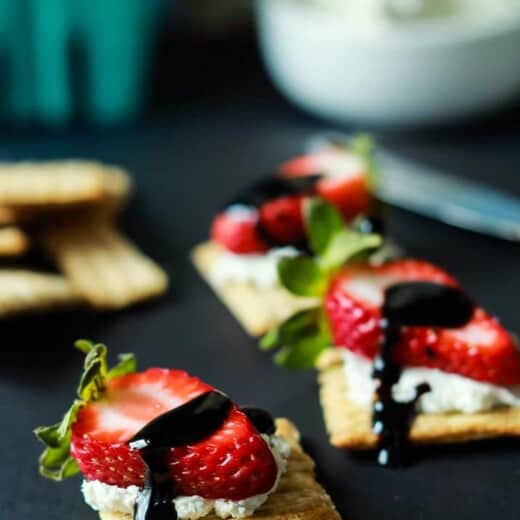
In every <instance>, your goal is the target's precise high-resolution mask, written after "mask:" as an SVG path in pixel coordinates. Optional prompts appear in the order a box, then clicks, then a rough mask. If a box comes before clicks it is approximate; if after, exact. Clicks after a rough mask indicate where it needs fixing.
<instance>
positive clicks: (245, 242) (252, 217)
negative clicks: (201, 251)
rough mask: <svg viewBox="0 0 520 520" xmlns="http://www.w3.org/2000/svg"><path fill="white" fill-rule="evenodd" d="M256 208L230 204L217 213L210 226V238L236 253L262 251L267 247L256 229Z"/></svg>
mask: <svg viewBox="0 0 520 520" xmlns="http://www.w3.org/2000/svg"><path fill="white" fill-rule="evenodd" d="M258 221H259V215H258V211H257V209H256V208H252V207H246V206H232V207H231V208H229V209H228V210H226V211H224V212H222V213H219V214H218V215H217V216H216V217H215V219H214V220H213V224H212V226H211V233H210V234H211V239H212V240H213V241H215V242H218V243H219V244H221V245H222V246H223V247H225V248H226V249H228V250H229V251H232V252H233V253H236V254H255V253H263V252H265V251H267V250H268V249H269V246H268V245H267V243H266V242H265V241H264V240H263V238H262V237H261V235H260V232H259V230H258Z"/></svg>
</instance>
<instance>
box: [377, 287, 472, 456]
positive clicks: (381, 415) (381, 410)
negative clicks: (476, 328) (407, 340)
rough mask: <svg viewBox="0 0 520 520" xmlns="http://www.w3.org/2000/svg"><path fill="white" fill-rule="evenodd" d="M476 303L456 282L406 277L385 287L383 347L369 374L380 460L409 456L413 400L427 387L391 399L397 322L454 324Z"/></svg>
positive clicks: (397, 374) (396, 369)
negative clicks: (373, 388) (373, 390)
mask: <svg viewBox="0 0 520 520" xmlns="http://www.w3.org/2000/svg"><path fill="white" fill-rule="evenodd" d="M473 312H474V303H473V302H472V301H471V300H470V299H469V297H468V296H467V295H466V293H465V292H463V291H462V290H461V289H459V288H456V287H450V286H446V285H440V284H435V283H429V282H406V283H400V284H396V285H392V286H391V287H389V288H388V289H387V290H386V291H385V300H384V304H383V309H382V316H383V318H382V320H381V329H382V331H383V337H382V342H381V352H380V355H379V357H377V358H376V360H375V361H374V368H373V373H372V377H373V378H374V379H375V380H376V381H377V386H376V401H375V403H374V408H373V415H372V429H373V431H374V432H375V433H376V434H377V435H378V436H379V454H378V462H379V464H380V465H382V466H397V465H402V464H404V463H406V462H407V459H408V444H409V443H408V432H409V430H410V426H411V423H412V421H413V418H414V412H415V403H416V402H417V400H418V399H419V397H421V395H423V394H424V393H426V392H429V391H430V390H431V389H430V387H429V385H428V384H421V385H418V386H417V387H416V389H415V396H414V398H413V399H412V400H411V401H409V402H406V403H401V402H398V401H395V400H394V398H393V396H392V387H393V385H394V384H396V383H397V382H398V381H399V378H400V377H401V366H400V365H399V364H398V363H396V362H395V360H394V355H393V354H394V348H395V347H396V345H397V344H398V343H399V339H400V336H401V327H404V326H418V327H442V328H456V327H462V326H463V325H465V324H466V323H467V322H468V321H469V320H470V319H471V317H472V316H473Z"/></svg>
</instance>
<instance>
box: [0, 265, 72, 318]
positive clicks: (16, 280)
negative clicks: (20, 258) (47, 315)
mask: <svg viewBox="0 0 520 520" xmlns="http://www.w3.org/2000/svg"><path fill="white" fill-rule="evenodd" d="M0 287H1V288H2V290H1V291H0V318H4V317H9V316H12V315H15V314H20V313H29V312H30V313H35V312H41V311H48V310H51V309H57V308H63V307H71V306H75V305H78V304H80V303H81V301H82V300H81V298H80V296H79V295H78V294H77V293H76V292H75V291H74V290H73V289H72V287H71V286H70V285H69V283H68V282H67V280H65V278H63V276H59V275H55V274H48V273H39V272H36V271H27V270H23V269H0Z"/></svg>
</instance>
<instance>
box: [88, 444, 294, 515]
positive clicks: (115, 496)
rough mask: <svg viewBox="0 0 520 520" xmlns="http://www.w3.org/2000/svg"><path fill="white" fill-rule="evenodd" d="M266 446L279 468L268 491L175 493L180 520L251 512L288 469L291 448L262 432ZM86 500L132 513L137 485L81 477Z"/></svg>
mask: <svg viewBox="0 0 520 520" xmlns="http://www.w3.org/2000/svg"><path fill="white" fill-rule="evenodd" d="M262 437H263V438H264V440H265V441H266V443H267V445H268V446H269V448H270V450H271V452H272V454H273V457H274V459H275V461H276V466H277V468H278V475H277V478H276V481H275V483H274V485H273V487H272V489H271V490H270V491H268V492H267V493H263V494H261V495H255V496H252V497H248V498H246V499H243V500H227V499H216V500H211V499H206V498H203V497H200V496H196V495H194V496H178V497H175V499H174V503H175V510H176V512H177V517H178V519H179V520H197V519H199V518H203V517H205V516H207V515H209V514H210V513H211V512H212V511H214V512H215V514H216V515H217V516H218V517H219V518H245V517H248V516H251V515H252V514H253V513H254V512H255V511H256V510H257V509H258V508H259V507H260V506H261V505H262V504H263V503H264V502H265V501H266V500H267V499H268V498H269V495H271V493H274V492H275V491H276V489H277V488H278V484H279V482H280V478H281V476H282V475H283V474H284V473H285V471H286V469H287V459H288V457H289V455H290V452H291V448H290V446H289V444H288V443H287V442H286V441H285V440H284V439H282V438H281V437H278V436H276V435H262ZM81 491H82V493H83V498H84V500H85V502H86V503H87V504H88V505H89V506H90V507H91V508H92V509H94V510H95V511H103V512H106V513H121V514H129V515H133V514H134V507H135V503H136V500H137V497H138V495H139V492H140V489H139V488H138V487H137V486H128V487H126V488H123V487H119V486H111V485H109V484H104V483H103V482H100V481H98V480H84V481H83V484H82V486H81Z"/></svg>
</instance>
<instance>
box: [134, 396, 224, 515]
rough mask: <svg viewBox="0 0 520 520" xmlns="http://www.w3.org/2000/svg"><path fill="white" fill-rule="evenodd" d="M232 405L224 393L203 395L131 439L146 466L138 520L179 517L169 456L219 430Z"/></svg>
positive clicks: (137, 505) (163, 417) (136, 511)
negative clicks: (173, 450)
mask: <svg viewBox="0 0 520 520" xmlns="http://www.w3.org/2000/svg"><path fill="white" fill-rule="evenodd" d="M231 405H232V402H231V400H230V399H229V397H227V396H225V395H224V394H221V393H220V392H214V391H212V392H208V393H206V394H202V395H200V396H199V397H196V398H195V399H192V400H191V401H189V402H187V403H186V404H184V405H182V406H179V407H177V408H174V409H173V410H170V411H169V412H166V413H164V414H162V415H160V416H159V417H156V418H155V419H153V420H152V421H151V422H150V423H148V424H147V425H146V426H145V427H144V428H142V429H141V430H140V431H139V432H138V433H137V434H136V435H134V437H133V438H132V439H131V440H130V443H129V445H130V447H131V448H133V449H137V450H139V451H140V454H141V457H142V458H143V460H144V462H145V464H146V468H147V469H146V478H145V485H144V489H143V490H142V491H141V493H139V496H138V498H137V502H136V505H135V514H134V518H135V520H172V519H176V518H177V512H176V511H175V505H174V502H173V499H174V498H175V496H176V493H175V485H174V482H173V479H172V478H171V476H170V472H169V470H168V465H167V464H166V462H165V455H166V453H167V451H168V450H169V449H170V448H174V447H177V446H185V445H187V444H195V443H197V442H200V441H201V440H203V439H204V438H206V437H208V436H209V435H211V434H212V433H214V432H215V431H217V430H218V429H219V428H220V427H221V426H222V424H223V422H224V421H225V420H226V418H227V416H228V415H229V411H230V409H231Z"/></svg>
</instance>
